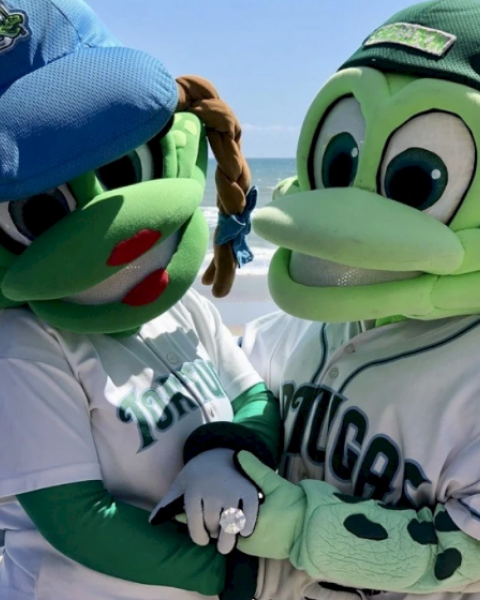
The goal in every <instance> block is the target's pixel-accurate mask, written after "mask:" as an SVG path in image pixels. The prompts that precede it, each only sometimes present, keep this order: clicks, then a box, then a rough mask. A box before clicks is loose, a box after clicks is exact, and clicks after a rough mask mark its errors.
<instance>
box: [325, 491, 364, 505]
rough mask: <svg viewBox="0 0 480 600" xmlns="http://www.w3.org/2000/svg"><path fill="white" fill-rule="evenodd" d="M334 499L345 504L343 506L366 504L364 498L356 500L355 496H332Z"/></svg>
mask: <svg viewBox="0 0 480 600" xmlns="http://www.w3.org/2000/svg"><path fill="white" fill-rule="evenodd" d="M333 495H334V496H335V497H336V498H338V499H339V500H341V501H342V502H345V504H360V502H366V500H365V499H364V498H358V497H357V496H347V495H346V494H338V493H336V494H333Z"/></svg>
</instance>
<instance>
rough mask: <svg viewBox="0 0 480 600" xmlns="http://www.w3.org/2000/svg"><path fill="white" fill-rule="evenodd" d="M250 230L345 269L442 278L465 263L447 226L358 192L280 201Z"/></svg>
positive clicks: (310, 194)
mask: <svg viewBox="0 0 480 600" xmlns="http://www.w3.org/2000/svg"><path fill="white" fill-rule="evenodd" d="M392 224H394V227H392ZM253 228H254V230H255V232H256V233H257V234H258V235H259V236H260V237H262V238H264V239H265V240H267V241H269V242H272V243H273V244H275V245H277V246H279V247H281V248H286V249H288V250H291V251H294V252H298V253H301V254H306V255H309V256H314V257H317V258H322V259H325V260H329V261H332V262H334V263H337V264H341V265H346V266H349V267H356V268H363V269H377V270H385V271H422V272H424V273H431V274H435V275H444V274H450V273H453V272H455V271H456V270H457V269H458V268H459V267H460V266H461V264H462V262H463V259H464V249H463V247H462V245H461V243H460V240H459V239H458V237H457V236H456V235H455V233H454V232H453V231H451V230H450V229H449V228H448V226H446V225H444V224H443V223H441V222H440V221H437V220H436V219H434V218H433V217H431V216H429V215H427V214H425V213H422V212H420V211H418V210H416V209H413V208H411V207H409V206H406V205H404V204H400V203H399V202H395V201H393V200H389V199H387V198H384V197H382V196H379V195H377V194H374V193H370V192H367V191H364V190H360V189H358V188H341V189H340V188H335V189H333V188H332V189H328V190H316V191H311V192H302V193H300V194H293V195H289V196H285V197H282V198H279V199H278V200H275V201H274V202H272V203H271V204H269V205H268V206H266V207H265V208H263V209H261V210H258V211H257V212H256V213H255V215H254V219H253Z"/></svg>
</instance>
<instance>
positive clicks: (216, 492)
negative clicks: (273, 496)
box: [150, 448, 259, 554]
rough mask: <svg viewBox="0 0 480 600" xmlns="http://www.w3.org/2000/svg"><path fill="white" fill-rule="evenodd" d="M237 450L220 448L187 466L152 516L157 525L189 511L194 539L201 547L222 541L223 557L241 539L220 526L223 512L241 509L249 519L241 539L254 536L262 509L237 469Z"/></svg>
mask: <svg viewBox="0 0 480 600" xmlns="http://www.w3.org/2000/svg"><path fill="white" fill-rule="evenodd" d="M234 455H235V452H234V451H233V450H226V449H224V448H218V449H216V450H209V451H207V452H203V453H202V454H199V455H198V456H196V457H195V458H194V459H192V460H191V461H190V462H189V463H187V464H186V465H185V466H184V468H183V469H182V471H181V472H180V474H179V475H178V477H177V478H176V479H175V481H174V482H173V484H172V486H171V488H170V490H169V491H168V492H167V494H166V495H165V496H164V497H163V498H162V501H161V502H160V504H159V505H158V506H157V507H156V508H155V510H154V511H153V512H152V514H151V515H150V522H151V523H152V524H153V525H158V524H160V523H165V522H166V521H170V520H172V519H173V518H174V517H175V516H177V515H179V514H181V513H183V512H185V513H186V516H187V525H188V529H189V532H190V537H191V538H192V540H193V541H194V542H195V543H196V544H198V545H199V546H206V545H207V544H208V543H209V542H210V540H211V539H216V540H218V543H217V548H218V551H219V552H220V553H221V554H228V553H229V552H231V551H232V550H233V549H234V548H235V544H236V541H237V536H236V535H234V534H231V533H227V532H226V531H224V530H223V529H222V528H221V526H220V519H221V516H222V513H223V512H224V511H225V510H228V509H229V508H240V509H241V510H242V511H243V513H244V515H245V519H246V524H245V527H244V528H243V529H242V531H241V532H240V536H242V537H247V536H250V535H251V534H252V532H253V530H254V528H255V524H256V521H257V515H258V507H259V494H258V490H257V488H256V487H255V486H254V485H253V484H252V483H251V482H250V481H249V480H248V479H246V478H245V477H244V476H243V475H242V474H241V473H240V472H239V471H238V469H237V468H236V467H235V464H234V460H233V459H234Z"/></svg>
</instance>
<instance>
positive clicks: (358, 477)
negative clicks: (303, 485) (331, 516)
mask: <svg viewBox="0 0 480 600" xmlns="http://www.w3.org/2000/svg"><path fill="white" fill-rule="evenodd" d="M281 397H282V408H283V414H284V418H285V419H286V420H288V421H289V422H290V423H291V424H292V426H291V427H290V432H291V433H290V436H289V438H288V440H287V445H286V460H285V463H284V473H288V469H289V463H290V464H291V463H292V461H295V460H296V459H298V457H299V456H300V453H301V451H302V447H305V446H304V444H305V440H304V436H305V432H306V431H308V426H309V427H310V429H309V434H308V440H307V444H306V456H305V452H304V454H303V460H304V461H305V459H306V460H308V461H310V462H311V463H312V464H314V465H320V466H321V465H324V464H325V462H326V460H327V456H326V444H327V441H328V439H329V434H330V433H331V430H332V427H333V426H334V425H336V423H337V420H339V419H340V418H341V422H340V424H339V427H338V431H337V434H336V437H335V440H334V444H333V449H332V452H331V453H330V457H329V461H330V465H329V466H330V469H331V472H332V474H333V476H334V477H335V478H336V479H338V480H339V481H340V482H342V483H350V484H351V485H352V488H353V490H354V492H353V493H354V495H355V496H360V497H362V498H372V499H375V500H382V501H387V500H388V498H389V496H391V494H392V492H394V489H395V488H394V482H395V480H396V479H397V478H398V475H399V472H400V470H401V469H402V477H403V483H402V492H401V497H400V498H399V499H398V500H397V502H396V503H397V504H398V505H400V506H412V507H413V506H417V503H416V502H415V500H414V492H415V491H417V490H418V488H419V487H420V486H421V485H422V484H426V483H430V481H429V480H428V479H427V477H426V476H425V474H424V472H423V469H422V468H421V466H420V465H418V464H417V463H416V462H415V461H412V460H408V459H404V458H403V457H402V455H401V451H400V449H399V448H398V446H397V445H396V444H395V443H394V441H393V440H391V439H390V438H389V437H388V436H386V435H376V436H375V437H373V438H371V439H368V431H369V422H368V417H367V415H365V413H364V412H363V411H361V410H360V409H359V408H357V407H351V408H348V409H347V410H345V411H344V412H343V413H342V414H341V417H340V416H339V415H340V413H339V408H340V407H341V405H342V404H344V403H345V401H346V398H345V397H343V396H341V395H339V394H336V393H335V392H332V391H331V390H329V389H327V388H324V387H322V386H316V385H312V384H304V385H302V386H300V387H298V388H297V387H296V386H295V385H294V384H293V383H285V384H284V385H283V388H282V396H281ZM367 440H368V441H367Z"/></svg>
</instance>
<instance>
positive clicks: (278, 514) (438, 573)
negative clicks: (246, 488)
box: [237, 452, 480, 594]
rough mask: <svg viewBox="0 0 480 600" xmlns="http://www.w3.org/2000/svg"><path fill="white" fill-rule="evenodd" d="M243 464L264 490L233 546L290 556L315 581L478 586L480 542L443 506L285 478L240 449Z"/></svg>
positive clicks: (384, 586) (381, 586) (453, 588)
mask: <svg viewBox="0 0 480 600" xmlns="http://www.w3.org/2000/svg"><path fill="white" fill-rule="evenodd" d="M237 461H238V464H239V466H240V468H241V470H242V471H243V472H244V473H245V475H246V476H247V477H249V478H250V479H251V480H252V481H253V482H254V483H255V484H256V485H257V486H258V487H259V489H260V490H261V491H262V492H263V493H264V495H265V503H264V504H263V506H262V507H261V509H260V515H259V519H258V522H257V526H256V529H255V532H254V534H253V535H252V536H251V537H250V538H247V539H245V538H240V539H239V541H238V548H239V550H241V551H242V552H244V553H246V554H250V555H253V556H260V557H264V558H273V559H285V558H288V559H289V560H290V562H291V563H292V565H293V566H294V567H296V568H297V569H299V570H302V571H306V572H307V573H308V575H310V576H311V577H312V578H314V579H315V580H317V581H321V582H331V583H335V584H339V585H342V586H346V587H350V588H356V589H362V588H363V589H374V590H382V591H391V592H406V593H413V594H431V593H436V592H464V593H465V592H466V593H468V592H477V591H478V590H480V570H479V568H478V565H479V564H480V542H479V541H477V540H475V539H474V538H472V537H470V536H468V535H466V534H465V533H463V532H462V531H460V529H459V528H458V527H457V526H456V525H455V524H454V522H453V521H452V519H451V518H450V516H449V514H448V512H447V510H446V509H445V507H444V506H443V505H437V506H436V507H435V508H433V509H429V508H423V509H421V510H419V511H415V510H412V509H404V510H403V509H399V508H397V507H393V506H388V505H384V504H382V503H381V502H378V501H375V500H362V499H361V498H355V497H352V496H344V495H342V494H340V493H338V492H337V491H336V490H335V488H333V487H332V486H331V485H329V484H327V483H325V482H322V481H313V480H308V481H303V482H302V483H301V484H300V485H298V486H297V485H293V484H292V483H289V482H287V481H286V480H284V479H282V478H281V477H279V476H278V475H276V474H275V473H274V472H273V471H271V470H269V469H268V468H266V467H265V466H264V465H262V464H261V463H260V462H259V461H258V460H257V459H256V458H255V457H254V456H252V455H250V454H248V453H246V452H241V453H240V454H239V455H238V457H237Z"/></svg>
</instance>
